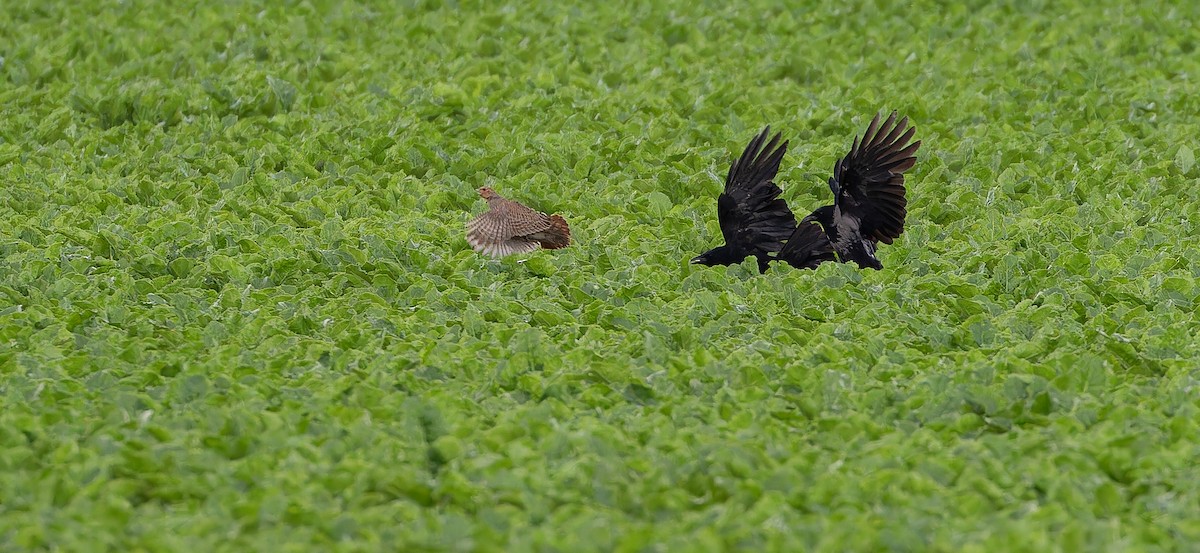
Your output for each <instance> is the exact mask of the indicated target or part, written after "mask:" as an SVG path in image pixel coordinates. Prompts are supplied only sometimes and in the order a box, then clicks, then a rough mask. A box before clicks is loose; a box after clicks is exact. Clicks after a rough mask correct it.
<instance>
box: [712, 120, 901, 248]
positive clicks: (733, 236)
mask: <svg viewBox="0 0 1200 553" xmlns="http://www.w3.org/2000/svg"><path fill="white" fill-rule="evenodd" d="M769 131H770V127H768V128H766V129H763V132H762V133H760V134H759V135H758V136H756V137H755V138H754V140H752V141H750V144H749V145H748V146H747V147H746V150H745V152H743V153H742V156H741V157H740V158H738V160H737V161H736V162H734V164H733V167H731V168H730V170H729V175H728V176H727V177H726V178H725V191H724V192H722V193H721V195H720V196H718V197H717V219H718V220H719V221H720V223H721V234H722V235H723V236H724V237H725V245H724V246H721V247H718V248H714V249H712V250H709V251H707V252H704V253H703V254H700V255H699V256H697V257H695V258H694V259H692V263H700V264H703V265H710V266H711V265H730V264H733V263H740V262H741V261H742V260H743V259H745V258H746V257H748V256H751V255H753V256H755V257H756V258H757V260H758V267H759V271H766V269H767V264H768V263H769V262H770V261H771V260H779V261H784V262H786V263H788V264H789V265H792V266H793V267H797V268H807V269H815V268H816V267H817V266H818V265H820V264H821V263H824V262H826V261H834V260H835V259H836V260H838V261H841V262H843V263H848V262H851V261H853V262H855V263H856V264H858V266H859V267H870V268H873V269H882V268H883V264H882V263H880V262H879V259H878V258H877V257H875V248H876V245H877V244H878V243H879V242H883V243H884V244H891V243H892V241H893V240H895V239H896V238H897V237H899V236H900V234H901V233H903V232H904V218H905V216H906V215H907V213H908V212H907V207H906V206H907V204H908V200H907V198H906V197H905V188H904V172H905V171H907V170H908V169H910V168H912V166H913V165H914V164H915V163H916V161H917V158H916V157H915V156H914V154H915V153H916V151H917V149H918V148H920V147H921V142H920V141H917V142H913V143H912V144H909V143H908V141H909V140H911V139H912V137H913V134H914V133H915V132H916V128H915V127H909V126H908V118H907V117H905V118H903V119H901V120H900V121H899V122H897V121H896V112H892V115H891V116H890V117H888V118H887V120H886V121H884V122H883V123H882V124H880V122H879V115H876V116H875V118H874V119H872V120H871V124H870V125H869V126H868V127H867V132H866V133H865V134H864V135H863V137H862V141H861V142H860V141H859V139H858V137H857V136H856V137H855V138H854V145H853V146H852V147H851V148H850V152H849V153H848V154H846V155H845V156H843V157H842V158H841V159H839V160H838V161H837V163H836V164H834V168H833V176H832V177H830V178H829V189H830V191H832V192H833V205H827V206H823V207H820V208H817V209H816V210H815V211H813V212H812V213H811V214H810V215H808V216H807V217H805V218H804V219H803V220H801V221H800V224H798V225H797V224H796V219H795V216H794V215H793V214H792V211H791V210H790V209H789V208H788V206H787V203H785V202H784V201H783V200H782V199H780V198H779V195H780V194H781V193H782V190H780V188H779V186H777V185H776V184H775V182H774V179H775V174H776V173H778V172H779V164H780V163H781V162H782V160H783V155H784V153H785V152H786V151H787V142H783V143H782V144H780V138H781V136H780V135H779V134H776V135H775V137H774V138H772V139H771V141H770V142H768V143H767V145H766V147H765V148H764V147H763V143H764V142H765V141H766V138H767V136H768V135H769ZM771 253H775V255H774V256H771V255H770V254H771Z"/></svg>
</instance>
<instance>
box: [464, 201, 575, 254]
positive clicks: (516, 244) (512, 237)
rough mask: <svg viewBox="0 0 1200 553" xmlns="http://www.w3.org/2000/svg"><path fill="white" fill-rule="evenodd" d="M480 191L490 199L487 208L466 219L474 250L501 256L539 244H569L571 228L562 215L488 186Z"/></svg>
mask: <svg viewBox="0 0 1200 553" xmlns="http://www.w3.org/2000/svg"><path fill="white" fill-rule="evenodd" d="M479 195H480V196H482V197H483V199H485V200H487V202H488V210H487V211H485V212H484V213H483V214H481V215H479V216H478V217H476V218H474V219H472V220H471V222H469V223H467V243H468V244H470V245H471V247H472V248H474V249H475V251H477V252H479V253H482V254H484V255H489V256H491V257H496V258H500V257H504V256H506V255H511V254H514V253H528V252H531V251H533V250H536V249H538V248H539V247H542V248H546V249H548V250H554V249H558V248H565V247H567V246H568V245H570V243H571V229H570V227H568V226H567V221H566V220H565V219H563V218H562V217H560V216H558V215H546V214H545V213H542V212H540V211H535V210H533V209H530V208H528V207H525V206H523V205H521V204H519V203H517V202H514V201H512V200H507V199H504V198H502V197H501V196H500V195H499V194H497V193H496V191H495V190H492V189H491V188H488V187H486V186H485V187H483V188H480V189H479Z"/></svg>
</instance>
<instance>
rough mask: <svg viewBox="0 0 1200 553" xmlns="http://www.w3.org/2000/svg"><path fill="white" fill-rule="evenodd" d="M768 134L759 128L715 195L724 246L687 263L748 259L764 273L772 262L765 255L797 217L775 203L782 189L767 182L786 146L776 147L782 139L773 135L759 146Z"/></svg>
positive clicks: (779, 242) (776, 248)
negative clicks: (753, 260)
mask: <svg viewBox="0 0 1200 553" xmlns="http://www.w3.org/2000/svg"><path fill="white" fill-rule="evenodd" d="M770 130H771V128H770V127H767V128H765V129H763V131H762V132H761V133H759V135H758V136H756V137H754V140H751V141H750V144H749V145H747V146H746V150H745V151H744V152H742V156H741V157H740V158H738V160H737V161H736V162H734V164H733V167H730V169H729V175H728V176H726V177H725V191H724V192H722V193H721V195H720V196H718V197H717V220H719V221H720V223H721V234H722V235H724V237H725V245H724V246H721V247H719V248H713V249H711V250H708V251H706V252H704V253H702V254H700V255H698V256H696V257H695V258H693V259H692V263H701V264H704V265H710V266H711V265H730V264H733V263H741V262H742V260H743V259H746V257H748V256H751V255H753V256H755V257H756V258H757V259H758V270H759V271H760V272H765V271H766V270H767V262H768V261H770V260H771V259H774V258H773V257H771V256H770V255H769V254H770V253H771V252H778V251H779V250H780V248H782V247H783V242H784V240H787V239H788V237H790V236H791V235H792V233H793V232H794V231H795V230H796V216H795V215H793V214H792V210H790V209H788V206H787V202H784V201H783V200H782V199H780V197H779V194H780V193H782V192H783V191H782V190H780V189H779V187H778V186H776V185H775V183H774V182H772V179H774V178H775V173H777V172H779V163H780V162H781V161H783V154H784V153H785V152H787V145H788V144H787V142H786V141H785V142H783V143H782V144H780V138H782V137H781V135H779V134H776V135H775V137H774V138H772V139H771V141H770V142H767V144H766V146H765V147H764V146H763V143H764V142H766V140H767V135H768V134H769V132H770Z"/></svg>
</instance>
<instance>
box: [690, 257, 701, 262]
mask: <svg viewBox="0 0 1200 553" xmlns="http://www.w3.org/2000/svg"><path fill="white" fill-rule="evenodd" d="M701 261H704V260H703V259H701V258H700V256H696V257H693V258H692V260H691V261H690V262H689V263H700V262H701Z"/></svg>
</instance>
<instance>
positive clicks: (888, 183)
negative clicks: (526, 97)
mask: <svg viewBox="0 0 1200 553" xmlns="http://www.w3.org/2000/svg"><path fill="white" fill-rule="evenodd" d="M915 132H916V128H915V127H909V126H908V117H905V118H903V119H901V120H900V121H899V122H898V123H897V122H896V112H894V111H893V112H892V115H891V116H890V117H888V118H887V121H884V123H883V124H882V125H880V124H879V114H876V115H875V118H874V119H872V120H871V124H870V125H869V126H868V127H867V132H866V133H865V134H863V137H862V142H861V143H860V142H859V140H858V137H857V136H855V137H854V145H853V146H852V147H851V148H850V153H848V154H846V156H845V157H843V158H841V159H839V160H838V161H837V163H836V164H835V165H834V168H833V177H831V178H830V179H829V188H830V190H832V191H833V195H834V205H836V206H837V208H838V211H839V212H840V215H841V216H842V217H850V218H853V219H855V220H856V221H857V223H858V224H857V225H855V226H857V227H858V228H859V232H860V233H861V235H862V237H863V238H866V239H868V240H877V241H880V242H883V243H884V244H891V243H892V240H894V239H895V238H897V237H898V236H900V234H901V233H903V232H904V218H905V216H906V215H907V214H908V211H907V207H906V206H907V205H908V199H907V198H906V197H905V189H904V172H905V171H907V170H908V169H910V168H911V167H912V166H913V164H915V163H916V162H917V158H916V156H914V155H913V154H915V153H916V151H917V148H920V147H921V141H919V140H918V141H916V142H913V143H912V144H908V141H909V140H910V139H912V137H913V134H914V133H915Z"/></svg>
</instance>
